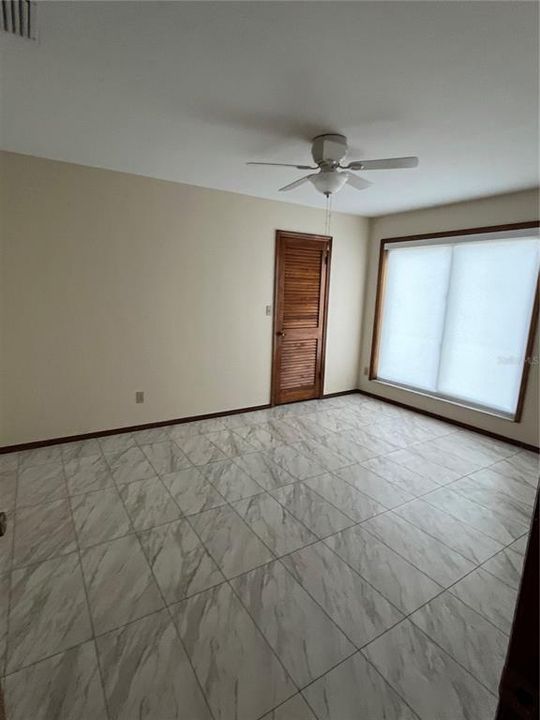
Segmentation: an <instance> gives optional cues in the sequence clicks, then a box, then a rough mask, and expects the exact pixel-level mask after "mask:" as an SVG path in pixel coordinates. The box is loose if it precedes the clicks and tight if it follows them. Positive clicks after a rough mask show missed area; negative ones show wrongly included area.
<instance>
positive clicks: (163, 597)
mask: <svg viewBox="0 0 540 720" xmlns="http://www.w3.org/2000/svg"><path fill="white" fill-rule="evenodd" d="M182 452H183V451H182ZM188 459H189V458H188ZM161 484H162V485H163V486H164V487H165V489H166V491H167V493H168V494H169V495H170V497H171V498H172V500H173V502H174V503H175V505H177V507H178V504H177V503H176V501H175V500H174V498H173V497H172V495H171V493H170V491H169V489H168V488H167V486H166V485H165V483H164V482H163V481H161ZM119 494H120V493H119ZM120 500H121V502H122V503H123V505H124V510H125V511H126V513H128V511H127V507H126V505H125V503H124V499H123V498H122V496H121V494H120ZM179 510H180V512H181V513H182V510H181V508H180V507H179ZM128 516H129V513H128ZM182 517H183V513H182V516H181V518H180V519H182ZM150 529H151V528H150ZM135 537H136V538H137V542H138V544H139V547H140V551H141V553H142V555H143V557H144V561H145V562H146V564H147V566H148V569H149V571H150V574H151V577H152V580H153V581H154V584H155V586H156V588H157V590H158V592H159V595H160V597H161V600H162V602H163V608H160V609H159V610H156V611H153V612H151V613H148V614H147V616H150V615H154V614H156V613H160V612H163V610H166V611H167V613H168V615H169V619H170V621H171V622H172V624H173V627H174V631H175V634H176V637H177V638H178V641H179V642H180V644H181V646H182V649H183V650H184V653H185V655H186V658H187V660H188V662H189V666H190V668H191V672H192V673H193V676H194V678H195V681H196V683H197V685H198V686H199V689H200V691H201V693H202V697H203V698H204V702H205V703H206V705H207V707H208V712H209V714H210V718H212V719H213V720H216V718H215V715H214V713H213V712H212V709H211V707H210V702H209V700H208V698H207V697H206V693H205V692H204V688H203V687H202V684H201V682H200V681H199V677H198V675H197V673H196V672H195V668H194V667H193V663H192V661H191V658H190V656H189V653H188V652H187V649H186V646H185V644H184V641H183V640H182V638H181V637H180V633H179V631H178V627H177V626H176V623H175V622H174V618H173V616H172V612H171V610H170V609H169V605H168V604H167V602H166V600H165V596H164V594H163V592H162V590H161V587H160V585H159V583H158V581H157V578H156V576H155V574H154V569H153V567H152V564H151V563H150V561H149V559H148V557H147V556H146V553H145V551H144V548H143V546H142V543H141V540H140V538H139V536H138V535H137V533H136V532H135ZM143 617H145V616H143ZM143 617H138V618H136V619H134V620H133V622H134V623H135V622H137V621H139V620H142V619H143ZM118 629H119V628H113V629H112V630H113V631H114V630H116V631H117V630H118ZM103 634H106V633H103ZM96 654H98V656H99V653H98V652H97V647H96Z"/></svg>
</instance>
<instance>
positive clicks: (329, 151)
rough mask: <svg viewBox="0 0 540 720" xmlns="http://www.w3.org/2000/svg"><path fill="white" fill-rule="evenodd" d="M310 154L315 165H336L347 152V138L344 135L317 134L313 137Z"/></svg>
mask: <svg viewBox="0 0 540 720" xmlns="http://www.w3.org/2000/svg"><path fill="white" fill-rule="evenodd" d="M311 154H312V156H313V160H314V161H315V162H316V163H317V165H320V164H321V163H322V164H324V163H328V164H334V163H335V164H336V165H337V164H338V163H339V162H340V160H342V159H343V158H344V157H345V155H346V154H347V138H346V137H345V136H344V135H333V134H326V135H317V137H316V138H313V143H312V146H311Z"/></svg>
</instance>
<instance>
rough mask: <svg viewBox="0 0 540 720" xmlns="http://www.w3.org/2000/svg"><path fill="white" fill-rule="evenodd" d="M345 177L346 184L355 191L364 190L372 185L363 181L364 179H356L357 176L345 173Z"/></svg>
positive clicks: (367, 181)
mask: <svg viewBox="0 0 540 720" xmlns="http://www.w3.org/2000/svg"><path fill="white" fill-rule="evenodd" d="M345 175H346V176H347V184H348V185H350V186H351V187H353V188H354V189H355V190H365V189H366V188H368V187H369V186H370V185H373V183H372V182H369V180H364V178H361V177H358V175H354V174H353V173H352V172H346V173H345Z"/></svg>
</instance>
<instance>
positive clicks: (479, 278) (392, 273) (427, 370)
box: [370, 223, 540, 420]
mask: <svg viewBox="0 0 540 720" xmlns="http://www.w3.org/2000/svg"><path fill="white" fill-rule="evenodd" d="M539 265H540V239H539V231H538V224H537V223H527V224H526V225H525V224H524V225H515V226H507V227H506V228H504V229H497V228H485V229H479V230H472V231H471V230H464V231H460V232H456V233H448V234H446V235H444V236H443V235H442V234H436V235H434V236H431V237H430V236H417V237H414V238H397V239H391V240H383V241H382V246H381V258H380V268H379V288H378V295H377V310H376V318H375V332H374V343H373V353H372V365H371V375H370V377H371V379H376V380H379V381H381V382H386V383H390V384H392V385H397V386H400V387H404V388H407V389H411V390H416V391H418V392H422V393H424V394H428V395H433V396H435V397H438V398H442V399H446V400H451V401H454V402H458V403H461V404H464V405H467V406H470V407H473V408H477V409H483V410H488V411H490V412H493V413H496V414H499V415H503V416H505V417H508V418H511V419H513V420H519V417H518V416H519V412H520V407H519V406H520V399H521V397H522V395H523V388H524V385H525V382H526V376H527V370H528V361H529V360H530V359H529V358H528V355H530V354H531V353H532V347H531V343H532V340H533V334H534V325H535V322H536V316H537V314H538V307H537V302H538V301H537V292H538V269H539Z"/></svg>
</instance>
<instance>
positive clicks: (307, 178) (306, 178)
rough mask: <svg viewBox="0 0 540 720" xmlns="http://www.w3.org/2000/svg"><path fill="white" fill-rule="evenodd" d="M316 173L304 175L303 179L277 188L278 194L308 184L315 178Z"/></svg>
mask: <svg viewBox="0 0 540 720" xmlns="http://www.w3.org/2000/svg"><path fill="white" fill-rule="evenodd" d="M316 175H317V173H312V174H311V175H304V177H301V178H299V179H298V180H295V181H294V182H292V183H289V184H288V185H284V186H283V187H280V188H279V192H284V191H287V190H294V189H295V188H297V187H300V185H303V184H304V183H306V182H309V181H310V180H311V178H313V177H315V176H316Z"/></svg>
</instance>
